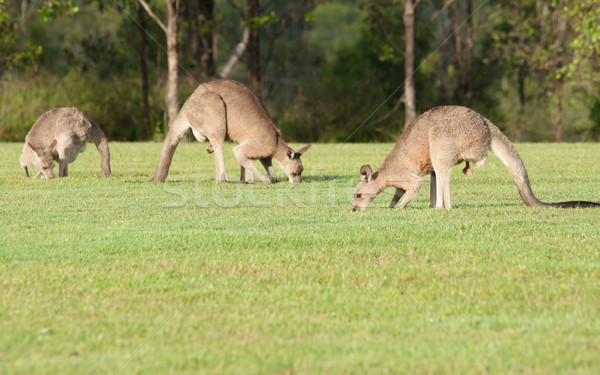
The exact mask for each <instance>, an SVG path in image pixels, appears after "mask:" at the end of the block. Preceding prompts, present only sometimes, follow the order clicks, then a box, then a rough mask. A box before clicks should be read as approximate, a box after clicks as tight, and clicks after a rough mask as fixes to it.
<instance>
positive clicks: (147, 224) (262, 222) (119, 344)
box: [0, 142, 600, 375]
mask: <svg viewBox="0 0 600 375" xmlns="http://www.w3.org/2000/svg"><path fill="white" fill-rule="evenodd" d="M293 146H296V145H293ZM160 148H161V144H159V143H135V144H131V143H119V142H111V143H110V150H111V156H112V160H111V161H112V167H113V168H112V169H113V173H114V174H115V177H114V178H111V179H104V178H102V177H101V172H100V167H99V164H100V163H99V157H98V154H97V152H96V151H95V149H94V146H93V144H90V145H89V146H88V149H87V151H86V152H84V153H82V154H81V155H80V156H79V157H78V159H77V160H76V161H75V162H74V163H73V164H72V165H71V166H70V167H69V172H70V177H68V178H65V179H55V180H51V181H41V180H28V179H26V178H25V177H24V174H23V171H22V170H21V169H20V168H19V165H18V162H17V159H18V156H19V154H20V152H21V145H20V144H2V145H0V158H1V159H2V160H6V161H12V162H11V163H8V162H7V163H6V164H5V166H4V167H3V170H2V176H3V178H2V179H1V180H0V188H1V189H2V192H3V193H2V194H1V195H0V228H1V229H0V231H1V233H0V237H1V238H2V241H1V243H0V273H1V274H2V281H0V283H1V286H2V287H1V288H0V315H1V316H2V323H1V324H2V329H1V331H2V334H1V335H0V353H1V354H0V357H1V359H2V360H1V361H0V373H2V374H6V375H11V374H23V373H36V374H40V375H42V374H56V373H69V374H71V373H73V374H89V373H115V372H116V373H123V374H129V373H135V374H157V373H160V374H198V373H205V374H223V373H294V374H318V373H327V374H337V373H343V374H365V373H377V374H384V373H389V374H391V373H407V374H418V373H435V374H481V373H482V372H483V371H482V370H481V368H480V367H479V365H481V366H483V367H484V368H485V369H486V371H487V372H489V373H490V374H510V373H530V374H574V373H576V374H590V375H591V374H596V373H597V372H598V371H597V370H598V367H599V366H600V363H599V359H598V350H597V348H598V346H599V345H600V324H599V322H598V319H597V317H596V316H597V310H598V300H599V298H600V279H599V277H598V276H599V275H598V243H599V242H600V232H599V230H598V226H597V217H598V212H597V210H594V209H573V210H558V209H551V208H548V209H544V208H537V209H536V208H528V207H526V206H525V205H524V204H523V203H522V202H521V201H520V198H519V196H518V194H517V192H516V189H515V188H514V184H513V182H512V180H511V178H510V174H509V173H508V171H507V170H506V168H505V167H504V166H502V165H501V163H500V162H499V160H498V159H497V158H495V157H493V156H491V157H490V160H489V162H488V165H487V166H486V167H485V168H483V169H480V170H476V171H475V175H474V176H473V177H466V176H464V175H462V174H461V173H460V169H461V168H462V166H460V167H457V168H456V170H455V171H454V174H453V179H452V194H453V195H452V199H453V203H454V208H453V209H452V210H451V211H450V212H445V211H437V210H433V209H429V208H428V207H427V206H428V199H429V192H428V186H429V184H428V183H425V184H424V185H423V189H422V191H421V193H420V195H419V196H418V197H417V199H416V200H415V201H414V202H411V204H410V205H409V206H408V207H407V208H406V209H405V210H398V209H396V210H390V209H388V208H387V204H388V203H389V200H390V199H391V192H390V194H382V196H381V197H378V198H377V199H376V201H375V202H374V203H373V206H372V207H371V208H370V209H369V210H367V211H365V212H361V213H353V212H351V210H350V207H351V201H350V199H351V194H352V190H353V188H354V185H355V184H356V183H357V181H358V169H359V166H360V165H361V164H364V163H371V164H373V165H377V164H378V163H380V162H381V161H382V160H383V158H384V157H385V155H386V154H387V152H389V150H390V149H391V148H392V144H369V145H336V144H316V145H314V146H313V147H312V148H311V150H310V151H309V152H308V153H307V154H306V155H304V156H303V161H304V164H305V172H304V175H305V180H304V181H303V182H302V183H301V184H298V185H294V186H292V185H290V184H287V183H280V184H276V185H262V184H256V185H240V184H228V185H216V184H215V183H214V171H215V169H214V168H215V167H214V160H213V157H212V156H211V155H207V154H206V153H205V152H204V150H203V148H204V147H202V146H200V145H198V144H195V143H190V144H182V145H180V146H179V147H178V149H177V152H176V154H175V158H174V162H173V165H172V167H171V172H170V175H169V179H168V182H167V183H165V184H150V183H146V181H147V180H148V179H149V178H150V176H151V175H152V172H153V170H154V168H155V167H156V160H157V155H158V153H159V151H160ZM517 148H518V150H519V152H520V153H521V155H522V156H523V158H524V160H525V165H526V166H527V169H528V171H529V176H530V178H531V179H532V181H533V189H534V191H535V192H536V194H537V195H538V196H539V197H540V198H541V199H544V200H547V201H559V200H566V199H590V200H596V201H598V200H599V199H600V195H599V189H598V169H597V160H598V159H599V158H600V150H599V148H598V147H597V145H594V144H578V145H572V144H571V145H567V144H563V145H547V144H537V145H531V144H522V145H517ZM225 155H226V163H227V169H228V171H229V172H230V176H232V177H233V176H235V173H236V172H237V171H238V170H239V165H238V164H237V163H236V161H235V160H234V158H233V156H232V154H231V145H228V147H227V149H226V152H225ZM276 174H277V176H278V177H279V178H282V177H283V172H281V171H280V170H279V168H278V167H277V166H276ZM138 349H139V350H138ZM478 364H479V365H478Z"/></svg>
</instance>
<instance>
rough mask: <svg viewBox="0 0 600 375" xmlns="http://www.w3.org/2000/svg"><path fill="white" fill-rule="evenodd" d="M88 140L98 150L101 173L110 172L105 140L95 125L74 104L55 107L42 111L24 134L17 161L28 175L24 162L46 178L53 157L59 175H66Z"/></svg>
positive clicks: (38, 174)
mask: <svg viewBox="0 0 600 375" xmlns="http://www.w3.org/2000/svg"><path fill="white" fill-rule="evenodd" d="M89 140H91V141H93V142H94V143H95V144H96V148H97V149H98V152H99V153H100V160H101V168H102V173H103V174H104V177H110V176H112V174H111V171H110V153H109V150H108V142H107V140H106V137H105V136H104V133H103V132H102V130H101V129H100V127H99V126H98V125H96V124H95V123H94V122H93V121H92V120H90V119H89V118H87V117H86V116H85V115H84V114H83V113H82V112H81V111H80V110H78V109H77V108H64V107H63V108H55V109H52V110H50V111H48V112H46V113H44V114H43V115H41V116H40V117H39V118H38V119H37V120H36V122H35V124H33V126H32V127H31V130H29V133H28V134H27V137H25V145H24V146H23V154H22V155H21V157H20V159H19V161H20V162H21V167H22V168H23V170H25V175H26V176H27V177H29V172H28V171H27V166H29V165H35V166H36V167H37V169H38V173H37V174H36V175H35V178H37V177H39V176H40V175H43V176H44V177H45V178H46V179H50V178H54V170H53V168H54V160H57V161H58V165H59V170H58V177H66V176H67V175H68V166H69V163H72V162H73V161H75V159H76V158H77V155H78V154H79V153H80V152H83V151H85V146H86V143H87V142H88V141H89Z"/></svg>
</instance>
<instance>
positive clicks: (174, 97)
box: [166, 0, 179, 127]
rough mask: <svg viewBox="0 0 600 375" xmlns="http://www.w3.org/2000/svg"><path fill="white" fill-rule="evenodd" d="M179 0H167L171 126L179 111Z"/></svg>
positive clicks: (168, 111) (168, 97)
mask: <svg viewBox="0 0 600 375" xmlns="http://www.w3.org/2000/svg"><path fill="white" fill-rule="evenodd" d="M178 13H179V0H167V33H166V34H167V52H168V54H169V57H168V58H169V60H168V81H167V119H168V124H169V127H171V124H173V120H175V116H177V112H179V77H178V69H177V67H178V65H177V20H178Z"/></svg>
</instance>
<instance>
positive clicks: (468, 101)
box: [464, 0, 475, 108]
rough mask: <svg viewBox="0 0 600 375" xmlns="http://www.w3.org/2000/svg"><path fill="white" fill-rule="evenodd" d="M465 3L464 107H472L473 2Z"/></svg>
mask: <svg viewBox="0 0 600 375" xmlns="http://www.w3.org/2000/svg"><path fill="white" fill-rule="evenodd" d="M466 1H467V14H466V17H467V59H466V60H467V61H466V69H465V81H464V82H465V105H466V106H467V107H469V108H472V107H473V46H474V45H475V42H474V36H473V2H472V0H466Z"/></svg>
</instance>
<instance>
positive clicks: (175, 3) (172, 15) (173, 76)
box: [138, 0, 179, 127]
mask: <svg viewBox="0 0 600 375" xmlns="http://www.w3.org/2000/svg"><path fill="white" fill-rule="evenodd" d="M138 1H139V2H140V4H141V5H142V7H144V9H145V10H146V12H148V15H150V17H152V19H154V20H155V21H156V23H157V24H158V25H159V26H160V28H161V29H163V31H164V32H165V35H166V37H167V55H168V78H167V97H166V100H167V119H168V124H169V127H170V126H171V124H172V123H173V120H174V119H175V116H177V112H179V77H178V60H177V22H178V18H179V0H167V1H166V3H167V24H166V25H165V24H164V23H163V22H162V21H161V19H160V18H159V17H158V16H157V15H156V14H154V12H153V11H152V9H151V8H150V6H149V5H148V4H147V3H146V1H145V0H138Z"/></svg>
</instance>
